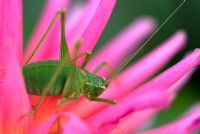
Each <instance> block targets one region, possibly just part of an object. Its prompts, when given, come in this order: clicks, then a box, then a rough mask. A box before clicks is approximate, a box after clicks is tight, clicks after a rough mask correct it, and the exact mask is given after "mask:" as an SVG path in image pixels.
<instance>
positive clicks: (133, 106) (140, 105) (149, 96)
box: [87, 88, 171, 133]
mask: <svg viewBox="0 0 200 134" xmlns="http://www.w3.org/2000/svg"><path fill="white" fill-rule="evenodd" d="M132 95H133V96H134V97H132V99H129V100H128V101H120V102H118V103H117V105H113V106H110V107H108V108H106V109H104V110H103V111H101V112H99V113H97V114H95V115H93V116H92V117H90V118H89V119H88V120H87V122H88V123H89V125H90V126H91V128H92V129H93V131H97V130H98V131H99V132H105V129H106V130H107V132H110V131H111V130H112V129H113V128H115V127H116V126H115V125H117V124H118V123H119V122H120V121H121V119H123V118H124V117H126V116H127V115H129V114H132V113H133V112H137V111H139V110H143V109H157V110H158V109H161V108H165V107H167V106H168V105H169V102H170V101H171V96H170V95H169V94H167V93H166V92H164V90H163V89H158V88H157V89H154V90H151V91H150V90H149V91H145V90H143V91H141V92H139V91H138V92H135V93H132ZM94 122H95V123H94ZM105 133H106V132H105Z"/></svg>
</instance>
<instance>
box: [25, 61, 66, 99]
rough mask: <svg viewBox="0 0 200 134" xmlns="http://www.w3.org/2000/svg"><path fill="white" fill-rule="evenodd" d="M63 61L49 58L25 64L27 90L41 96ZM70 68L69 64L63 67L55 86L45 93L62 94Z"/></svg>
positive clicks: (48, 94) (47, 94) (49, 94)
mask: <svg viewBox="0 0 200 134" xmlns="http://www.w3.org/2000/svg"><path fill="white" fill-rule="evenodd" d="M61 63H63V61H58V60H48V61H39V62H34V63H31V64H27V65H24V66H23V69H22V71H23V75H24V79H25V83H26V89H27V92H28V93H30V94H33V95H39V96H41V95H42V93H43V92H44V89H45V88H46V86H47V84H48V83H49V82H50V80H51V78H52V76H53V75H54V74H55V72H56V70H57V68H58V66H59V65H60V64H61ZM68 70H69V65H67V66H65V67H64V68H63V69H62V71H61V73H60V74H59V75H58V77H57V79H56V81H55V83H54V84H53V86H52V87H51V88H50V89H49V90H48V91H47V93H46V94H45V95H46V96H55V95H62V90H63V87H64V84H65V82H66V78H67V76H68Z"/></svg>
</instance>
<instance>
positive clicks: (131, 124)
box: [110, 70, 194, 134]
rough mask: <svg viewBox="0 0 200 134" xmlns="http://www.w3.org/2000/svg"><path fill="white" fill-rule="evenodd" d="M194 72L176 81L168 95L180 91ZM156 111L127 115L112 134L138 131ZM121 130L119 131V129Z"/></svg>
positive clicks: (173, 95) (173, 96) (146, 110)
mask: <svg viewBox="0 0 200 134" xmlns="http://www.w3.org/2000/svg"><path fill="white" fill-rule="evenodd" d="M193 72H194V70H191V71H190V72H189V73H187V74H186V75H185V76H184V77H183V78H181V79H180V80H179V81H177V82H176V83H175V84H173V85H172V86H171V87H170V88H169V89H167V92H168V93H170V92H172V91H177V90H180V89H181V87H183V86H184V85H185V84H186V82H187V81H188V80H189V78H190V76H191V74H193ZM171 97H172V99H173V98H175V94H172V96H171ZM157 111H158V109H157V110H156V109H154V110H153V109H145V110H142V111H138V112H133V114H130V115H127V116H126V117H124V118H123V119H121V120H120V122H119V123H118V124H117V125H116V126H115V128H114V129H113V130H112V132H110V133H112V134H120V133H122V132H123V133H131V132H135V131H136V130H138V128H141V126H144V125H145V123H146V122H147V121H148V120H149V119H150V118H152V116H153V115H154V114H155V113H156V112H157ZM119 128H121V129H119Z"/></svg>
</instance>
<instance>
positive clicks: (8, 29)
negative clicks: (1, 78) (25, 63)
mask: <svg viewBox="0 0 200 134" xmlns="http://www.w3.org/2000/svg"><path fill="white" fill-rule="evenodd" d="M22 45H23V44H22V2H21V0H1V1H0V58H1V59H0V65H4V64H6V63H5V62H6V61H7V59H6V55H7V54H8V53H5V52H3V51H2V50H3V48H12V52H14V51H16V53H17V55H16V56H17V60H18V61H20V62H21V59H22V47H23V46H22Z"/></svg>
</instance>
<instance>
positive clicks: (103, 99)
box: [90, 98, 116, 104]
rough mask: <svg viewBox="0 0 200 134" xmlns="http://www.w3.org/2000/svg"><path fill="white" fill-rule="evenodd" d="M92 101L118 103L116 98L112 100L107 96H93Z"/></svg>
mask: <svg viewBox="0 0 200 134" xmlns="http://www.w3.org/2000/svg"><path fill="white" fill-rule="evenodd" d="M90 100H91V101H98V102H106V103H109V104H116V102H115V100H110V99H106V98H91V99H90Z"/></svg>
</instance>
